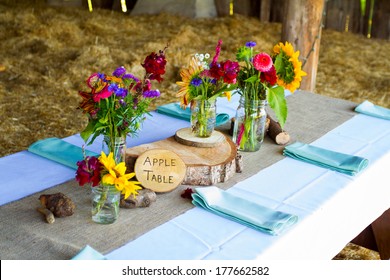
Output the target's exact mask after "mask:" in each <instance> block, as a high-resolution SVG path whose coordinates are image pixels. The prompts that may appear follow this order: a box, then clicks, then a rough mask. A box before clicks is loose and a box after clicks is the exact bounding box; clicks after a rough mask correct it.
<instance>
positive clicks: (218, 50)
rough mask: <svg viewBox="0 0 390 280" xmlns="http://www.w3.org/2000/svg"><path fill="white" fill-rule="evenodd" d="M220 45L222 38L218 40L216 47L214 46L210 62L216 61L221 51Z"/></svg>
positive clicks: (214, 62)
mask: <svg viewBox="0 0 390 280" xmlns="http://www.w3.org/2000/svg"><path fill="white" fill-rule="evenodd" d="M221 46H222V40H218V44H217V47H216V48H215V55H214V58H213V61H212V62H211V64H216V63H217V61H218V57H219V54H220V52H221Z"/></svg>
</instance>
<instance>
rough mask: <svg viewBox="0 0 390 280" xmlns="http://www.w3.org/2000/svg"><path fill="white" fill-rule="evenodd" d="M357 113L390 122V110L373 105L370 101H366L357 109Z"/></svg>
mask: <svg viewBox="0 0 390 280" xmlns="http://www.w3.org/2000/svg"><path fill="white" fill-rule="evenodd" d="M355 111H356V112H359V113H362V114H366V115H369V116H371V117H377V118H382V119H385V120H390V109H387V108H385V107H381V106H378V105H374V104H372V103H371V102H370V101H367V100H366V101H364V102H363V103H361V104H360V105H358V106H357V107H356V108H355Z"/></svg>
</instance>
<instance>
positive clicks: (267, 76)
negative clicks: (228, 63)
mask: <svg viewBox="0 0 390 280" xmlns="http://www.w3.org/2000/svg"><path fill="white" fill-rule="evenodd" d="M255 46H256V43H255V42H247V43H246V44H245V46H243V47H240V48H239V49H238V51H237V54H236V57H237V60H238V61H239V62H241V63H242V65H241V66H240V71H239V74H238V78H237V80H238V82H237V83H238V89H239V90H238V92H239V94H241V96H242V97H243V100H244V101H243V102H244V105H243V106H244V114H243V117H242V120H239V122H238V123H236V124H235V130H234V135H233V140H234V141H235V142H236V144H237V145H238V146H239V148H241V149H242V150H245V148H244V147H245V146H249V148H248V149H249V150H255V149H257V148H253V149H252V148H250V147H255V146H256V145H257V144H256V142H262V140H263V139H262V138H263V136H264V130H263V127H262V124H257V123H256V120H257V119H258V118H259V116H258V115H256V114H254V113H253V111H252V110H251V109H249V104H260V103H261V102H262V103H265V102H266V101H267V102H268V104H269V106H270V107H271V108H272V109H273V111H274V112H275V115H276V117H277V119H278V121H279V124H280V125H281V127H282V128H283V126H284V124H285V122H286V119H287V102H286V99H285V94H284V89H288V90H290V91H291V92H294V91H295V90H296V89H297V88H298V87H299V85H300V82H301V80H302V76H305V75H306V73H305V72H303V71H302V69H301V65H302V64H301V62H300V61H299V60H298V57H299V51H297V52H294V49H293V47H292V45H291V44H290V43H288V42H286V43H285V44H283V43H278V44H277V45H275V46H274V47H273V53H272V55H269V54H267V53H265V52H262V53H256V52H255V51H254V49H253V48H254V47H255ZM264 112H265V111H264ZM264 114H265V113H264ZM264 120H265V116H264ZM236 121H237V120H236ZM257 146H258V145H257Z"/></svg>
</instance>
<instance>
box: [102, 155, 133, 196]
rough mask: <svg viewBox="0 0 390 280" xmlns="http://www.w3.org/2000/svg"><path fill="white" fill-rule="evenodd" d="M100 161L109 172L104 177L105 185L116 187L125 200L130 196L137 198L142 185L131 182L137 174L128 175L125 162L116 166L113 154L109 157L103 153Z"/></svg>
mask: <svg viewBox="0 0 390 280" xmlns="http://www.w3.org/2000/svg"><path fill="white" fill-rule="evenodd" d="M99 161H100V162H101V163H102V165H103V167H104V169H105V170H106V171H107V173H106V174H104V175H103V177H102V183H103V184H107V185H114V186H115V188H116V189H117V190H118V191H120V192H121V193H122V194H124V196H125V199H126V198H128V197H129V196H130V195H133V196H136V195H137V194H138V193H137V190H140V189H141V187H140V186H139V184H141V183H140V182H138V181H130V179H131V178H133V177H134V176H135V173H127V174H126V164H125V163H124V162H121V163H119V164H116V163H115V160H114V156H113V153H112V152H111V153H110V154H109V155H108V156H106V154H105V153H104V152H102V153H101V156H100V157H99Z"/></svg>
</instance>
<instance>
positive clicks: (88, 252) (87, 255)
mask: <svg viewBox="0 0 390 280" xmlns="http://www.w3.org/2000/svg"><path fill="white" fill-rule="evenodd" d="M106 259H107V258H106V257H105V256H103V255H102V254H101V253H99V252H98V251H96V250H95V249H93V248H92V247H91V246H89V245H87V246H85V247H84V248H83V249H81V250H80V252H78V253H77V255H76V256H74V257H73V258H72V260H106Z"/></svg>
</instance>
